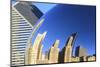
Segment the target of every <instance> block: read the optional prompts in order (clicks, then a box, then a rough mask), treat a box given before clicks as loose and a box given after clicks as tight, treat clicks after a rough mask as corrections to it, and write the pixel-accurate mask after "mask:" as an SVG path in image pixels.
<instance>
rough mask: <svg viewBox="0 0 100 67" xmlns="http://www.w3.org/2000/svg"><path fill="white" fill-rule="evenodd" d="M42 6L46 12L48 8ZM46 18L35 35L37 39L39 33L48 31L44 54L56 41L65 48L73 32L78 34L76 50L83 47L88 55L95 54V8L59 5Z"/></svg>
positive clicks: (44, 42)
mask: <svg viewBox="0 0 100 67" xmlns="http://www.w3.org/2000/svg"><path fill="white" fill-rule="evenodd" d="M43 4H44V3H43ZM50 5H51V4H50ZM42 6H43V5H42V4H41V6H40V5H39V7H40V8H41V10H42V11H45V10H46V8H45V10H44V9H42ZM48 7H49V6H48ZM44 18H45V21H44V22H43V24H42V26H41V27H40V28H39V30H38V31H37V32H36V34H35V37H36V35H37V34H38V33H43V32H44V31H47V35H46V37H45V39H44V41H43V45H44V47H43V52H45V51H47V50H48V49H49V48H50V47H51V46H52V45H53V43H54V41H55V40H56V39H59V40H60V44H59V48H60V49H61V48H63V47H64V45H65V42H66V40H67V38H68V36H69V35H70V34H72V33H73V32H78V35H77V39H76V41H75V44H74V50H75V47H76V46H78V45H81V46H82V47H84V48H86V49H87V52H88V54H90V55H92V54H94V53H95V20H96V19H95V7H94V6H75V5H74V6H72V5H57V7H54V9H51V10H50V11H49V12H48V13H46V14H45V17H44ZM34 39H35V38H33V42H34Z"/></svg>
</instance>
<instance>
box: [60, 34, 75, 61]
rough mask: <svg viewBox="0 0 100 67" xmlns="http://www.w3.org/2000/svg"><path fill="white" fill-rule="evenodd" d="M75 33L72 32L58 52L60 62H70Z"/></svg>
mask: <svg viewBox="0 0 100 67" xmlns="http://www.w3.org/2000/svg"><path fill="white" fill-rule="evenodd" d="M75 37H76V33H73V34H72V35H71V36H70V37H69V38H68V41H67V42H66V45H65V47H64V48H63V49H62V51H61V52H60V58H59V61H60V62H71V57H72V48H73V42H74V40H75Z"/></svg>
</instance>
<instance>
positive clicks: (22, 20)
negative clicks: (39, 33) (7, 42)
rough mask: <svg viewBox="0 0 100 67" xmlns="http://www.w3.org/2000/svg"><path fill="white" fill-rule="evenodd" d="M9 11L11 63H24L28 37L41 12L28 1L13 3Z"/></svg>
mask: <svg viewBox="0 0 100 67" xmlns="http://www.w3.org/2000/svg"><path fill="white" fill-rule="evenodd" d="M34 11H38V13H40V14H39V15H38V14H37V13H36V12H34ZM11 12H12V14H11V23H12V24H11V34H12V37H11V45H12V47H11V65H12V66H16V65H24V64H25V50H26V46H27V41H28V38H29V37H30V35H31V33H32V30H33V27H34V25H35V24H36V22H37V20H38V19H39V18H40V17H41V16H42V15H43V14H42V12H40V11H39V10H38V9H37V8H36V7H35V6H34V5H33V6H32V4H31V3H28V2H17V3H15V4H14V5H13V6H12V10H11Z"/></svg>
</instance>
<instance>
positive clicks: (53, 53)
mask: <svg viewBox="0 0 100 67" xmlns="http://www.w3.org/2000/svg"><path fill="white" fill-rule="evenodd" d="M58 44H59V40H56V41H55V43H54V44H53V46H52V47H51V49H50V51H49V63H58V56H59V48H58Z"/></svg>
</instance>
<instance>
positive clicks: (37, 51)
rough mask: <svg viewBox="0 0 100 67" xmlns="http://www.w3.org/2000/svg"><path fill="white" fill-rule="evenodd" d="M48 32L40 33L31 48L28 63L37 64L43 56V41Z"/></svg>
mask: <svg viewBox="0 0 100 67" xmlns="http://www.w3.org/2000/svg"><path fill="white" fill-rule="evenodd" d="M45 35H46V32H44V33H43V34H38V35H37V37H36V39H35V41H34V44H33V45H32V46H31V47H30V49H29V57H28V62H29V63H28V64H37V62H38V61H39V60H41V58H42V48H43V46H42V41H43V39H44V38H45Z"/></svg>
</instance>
